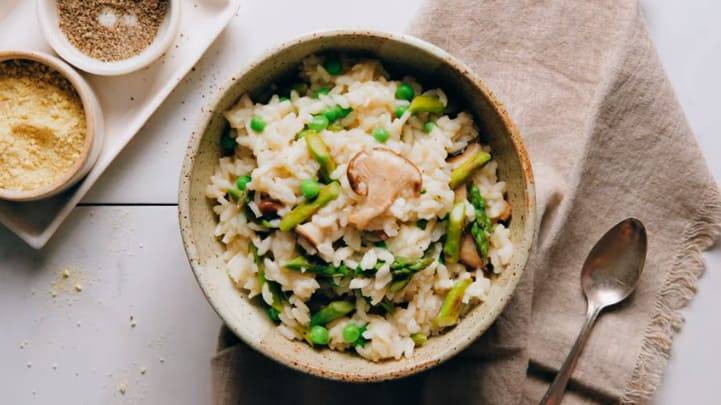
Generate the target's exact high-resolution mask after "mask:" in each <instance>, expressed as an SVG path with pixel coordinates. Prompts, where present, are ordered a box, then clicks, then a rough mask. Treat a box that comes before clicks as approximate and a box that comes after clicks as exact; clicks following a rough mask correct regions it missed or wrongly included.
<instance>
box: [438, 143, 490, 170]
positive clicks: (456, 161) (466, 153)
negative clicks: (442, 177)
mask: <svg viewBox="0 0 721 405" xmlns="http://www.w3.org/2000/svg"><path fill="white" fill-rule="evenodd" d="M479 150H481V144H479V143H475V142H474V143H471V144H468V146H466V149H463V152H461V153H459V154H458V155H455V156H451V157H449V158H448V159H447V160H446V161H447V162H448V163H449V164H450V165H451V168H454V169H455V168H456V167H458V166H459V165H460V164H461V163H463V162H465V161H466V160H468V159H469V158H470V157H471V156H473V155H475V154H476V153H478V151H479Z"/></svg>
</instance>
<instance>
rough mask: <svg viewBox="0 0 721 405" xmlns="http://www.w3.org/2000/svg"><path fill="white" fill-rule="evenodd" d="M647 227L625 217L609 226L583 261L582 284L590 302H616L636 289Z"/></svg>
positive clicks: (611, 303) (643, 256)
mask: <svg viewBox="0 0 721 405" xmlns="http://www.w3.org/2000/svg"><path fill="white" fill-rule="evenodd" d="M646 244H647V241H646V228H644V226H643V224H642V223H641V221H639V220H638V219H636V218H628V219H626V220H623V221H621V222H619V223H618V224H617V225H616V226H614V227H613V228H611V229H610V230H609V231H608V232H606V234H605V235H603V236H602V237H601V239H600V240H599V241H598V242H596V245H595V246H594V247H593V249H591V252H590V253H589V254H588V258H586V262H585V263H584V264H583V270H582V272H581V286H582V287H583V293H584V294H585V296H586V300H588V303H589V305H590V304H595V305H594V306H598V307H600V308H604V307H607V306H609V305H613V304H617V303H619V302H621V301H623V300H624V299H626V298H627V297H628V296H629V295H631V292H633V290H635V289H636V286H637V285H638V280H639V279H640V277H641V270H642V269H643V265H644V262H645V261H646Z"/></svg>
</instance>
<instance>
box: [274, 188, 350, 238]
mask: <svg viewBox="0 0 721 405" xmlns="http://www.w3.org/2000/svg"><path fill="white" fill-rule="evenodd" d="M339 195H340V184H338V182H336V181H334V182H332V183H330V184H327V185H325V186H323V188H321V189H320V193H318V197H316V198H315V200H313V201H306V202H303V203H300V204H298V205H297V206H296V207H295V208H293V210H292V211H290V212H289V213H287V214H286V215H285V216H284V217H283V219H281V220H280V226H279V228H280V230H281V231H283V232H288V231H290V230H291V229H293V228H295V226H296V225H298V224H301V223H303V222H304V221H306V220H307V219H309V218H310V217H312V216H313V214H315V213H316V212H317V211H318V210H319V209H321V208H323V207H324V206H325V205H326V204H328V203H329V202H331V201H333V200H335V199H336V198H338V196H339Z"/></svg>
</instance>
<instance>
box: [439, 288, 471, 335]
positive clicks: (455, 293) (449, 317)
mask: <svg viewBox="0 0 721 405" xmlns="http://www.w3.org/2000/svg"><path fill="white" fill-rule="evenodd" d="M471 282H472V280H471V279H470V278H467V279H465V280H460V281H456V284H454V285H453V287H452V288H451V289H450V291H448V294H447V295H446V298H444V299H443V304H442V305H441V310H440V311H438V315H436V317H435V318H433V321H432V322H433V325H434V326H436V327H438V328H445V327H446V326H451V325H455V324H456V322H458V317H459V316H460V315H461V308H462V307H463V294H465V292H466V289H467V288H468V286H469V285H471Z"/></svg>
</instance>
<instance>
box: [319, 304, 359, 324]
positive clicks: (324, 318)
mask: <svg viewBox="0 0 721 405" xmlns="http://www.w3.org/2000/svg"><path fill="white" fill-rule="evenodd" d="M354 309H355V304H353V303H352V302H348V301H333V302H331V303H330V304H328V305H326V306H325V307H323V308H321V310H320V311H318V312H316V313H315V314H313V316H312V317H311V318H310V325H311V326H315V325H325V324H327V323H328V322H331V321H334V320H336V319H338V318H340V317H343V316H346V315H348V314H349V313H351V312H352V311H353V310H354Z"/></svg>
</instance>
